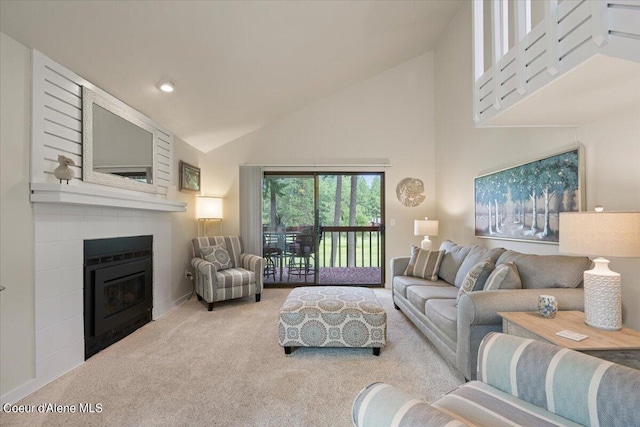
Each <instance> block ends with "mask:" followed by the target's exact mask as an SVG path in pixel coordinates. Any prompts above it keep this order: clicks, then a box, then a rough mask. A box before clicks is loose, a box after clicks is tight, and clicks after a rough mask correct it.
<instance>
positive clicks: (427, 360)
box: [0, 289, 463, 427]
mask: <svg viewBox="0 0 640 427" xmlns="http://www.w3.org/2000/svg"><path fill="white" fill-rule="evenodd" d="M289 291H290V290H289V289H266V290H265V291H264V293H263V294H262V301H261V302H259V303H255V300H254V299H253V298H245V299H241V300H235V301H227V302H224V303H219V304H217V305H216V307H215V308H214V311H213V312H208V311H207V310H206V308H205V306H204V305H202V304H201V303H199V302H197V301H196V300H195V298H193V299H191V300H190V301H187V302H186V303H184V304H182V305H181V306H179V307H176V308H174V309H173V310H171V311H170V312H169V313H168V314H167V315H165V316H164V317H162V318H161V319H159V320H157V321H155V322H152V323H150V324H148V325H146V326H144V327H143V328H141V329H139V330H138V331H136V332H135V333H134V334H132V335H130V336H128V337H127V338H125V339H123V340H122V341H120V342H118V343H116V344H114V345H112V346H111V347H109V348H108V349H106V350H104V351H102V352H100V353H98V354H97V355H96V356H94V357H92V358H91V359H89V360H88V361H87V362H86V363H85V364H84V365H82V366H80V367H78V368H77V369H75V370H73V371H71V372H69V373H68V374H66V375H64V376H62V377H61V378H59V379H57V380H55V381H54V382H52V383H51V384H48V385H47V386H45V387H43V388H42V389H40V390H38V391H37V392H35V393H33V394H32V395H30V396H28V397H27V398H25V399H23V400H22V401H21V402H19V403H20V404H24V405H39V404H41V403H56V404H61V405H73V406H76V407H77V405H78V404H79V403H93V404H97V403H100V404H102V408H103V409H102V413H99V414H86V413H84V414H78V413H76V414H52V413H47V414H39V413H36V414H6V413H1V414H0V424H2V426H25V425H29V426H38V425H42V426H94V425H95V426H97V425H101V426H134V425H135V426H194V425H216V426H332V427H333V426H345V427H347V426H350V425H352V424H351V418H350V413H351V412H350V411H351V404H352V402H353V399H354V397H355V396H356V394H357V393H358V391H360V390H361V389H362V388H363V387H365V386H366V385H368V384H371V383H372V382H375V381H383V382H387V383H390V384H393V385H396V386H398V387H400V388H402V389H403V390H405V391H407V392H409V393H411V394H413V395H415V396H418V397H421V398H423V399H425V400H433V399H436V398H438V397H439V396H442V395H443V394H445V393H446V392H448V391H450V390H452V389H453V388H455V387H456V386H458V385H459V384H461V383H462V382H463V378H462V376H460V375H459V374H457V373H456V371H455V370H454V369H453V368H452V367H451V366H450V365H448V364H447V363H446V362H445V361H444V360H443V359H442V358H441V357H440V356H439V355H438V354H437V352H436V350H435V349H434V348H433V346H432V345H431V344H430V343H429V341H428V340H427V339H426V338H425V337H424V336H423V335H422V334H421V333H420V332H419V331H418V330H417V329H416V328H415V327H414V326H413V325H412V324H411V322H410V321H409V320H407V318H406V317H405V316H404V314H402V313H401V312H400V311H396V310H395V309H394V308H393V303H392V301H391V293H390V291H388V290H384V289H376V290H375V293H376V295H377V296H378V298H379V300H380V302H381V303H382V304H383V305H384V307H385V309H386V311H387V315H388V331H387V346H386V347H385V348H383V349H382V351H381V353H380V356H379V357H375V356H373V354H372V352H371V349H330V348H324V349H316V348H299V349H297V350H295V351H294V352H293V353H292V354H291V355H289V356H286V355H285V354H284V351H283V349H282V348H281V347H280V346H279V345H278V327H277V322H278V309H279V308H280V306H281V305H282V302H283V301H284V299H285V297H286V295H287V294H288V293H289Z"/></svg>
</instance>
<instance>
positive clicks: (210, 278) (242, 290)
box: [191, 236, 265, 311]
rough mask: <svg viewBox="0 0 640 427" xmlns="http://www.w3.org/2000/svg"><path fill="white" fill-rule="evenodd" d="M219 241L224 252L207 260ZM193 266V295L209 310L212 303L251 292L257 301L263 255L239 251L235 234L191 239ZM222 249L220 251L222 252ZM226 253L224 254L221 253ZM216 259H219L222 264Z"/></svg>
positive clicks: (260, 289) (240, 296)
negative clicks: (207, 306) (218, 257)
mask: <svg viewBox="0 0 640 427" xmlns="http://www.w3.org/2000/svg"><path fill="white" fill-rule="evenodd" d="M219 245H221V246H222V247H223V248H224V249H226V251H227V252H228V257H227V258H228V259H227V260H225V259H224V257H223V258H221V259H220V260H217V259H216V260H214V262H211V261H208V260H206V259H205V256H206V257H207V258H209V260H211V259H212V258H211V256H210V255H211V252H212V250H213V249H212V248H214V247H216V246H219ZM191 250H192V255H193V259H192V260H191V265H192V266H193V267H194V268H195V273H196V274H195V280H196V284H195V285H196V295H197V297H198V301H201V300H202V299H204V300H205V301H206V302H207V303H208V304H209V311H211V310H213V303H214V302H217V301H226V300H229V299H234V298H242V297H247V296H251V295H255V296H256V302H259V301H260V294H261V293H262V287H263V286H262V272H263V270H264V264H265V261H264V258H262V257H260V256H258V255H252V254H245V253H242V240H241V239H240V237H238V236H205V237H196V238H195V239H193V240H192V241H191ZM223 253H224V252H223ZM225 256H226V255H225ZM218 261H222V266H221V264H220V263H219V262H218Z"/></svg>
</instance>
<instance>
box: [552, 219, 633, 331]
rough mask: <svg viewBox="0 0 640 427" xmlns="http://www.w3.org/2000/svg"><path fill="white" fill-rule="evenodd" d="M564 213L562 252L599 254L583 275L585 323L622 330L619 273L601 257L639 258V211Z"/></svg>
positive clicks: (561, 233) (561, 222) (596, 326)
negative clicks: (592, 265) (610, 267)
mask: <svg viewBox="0 0 640 427" xmlns="http://www.w3.org/2000/svg"><path fill="white" fill-rule="evenodd" d="M596 210H597V211H596V212H561V213H560V247H559V251H560V252H561V253H568V254H575V255H587V256H593V255H597V256H598V258H595V259H594V260H593V263H594V264H595V267H594V268H593V269H592V270H587V271H585V272H584V317H585V323H586V324H587V325H589V326H593V327H595V328H599V329H606V330H612V331H613V330H618V329H620V328H621V327H622V284H621V280H620V274H618V273H616V272H614V271H611V270H609V265H608V264H609V260H607V259H605V258H602V257H600V256H609V257H623V258H635V257H640V212H603V210H602V208H601V207H597V208H596Z"/></svg>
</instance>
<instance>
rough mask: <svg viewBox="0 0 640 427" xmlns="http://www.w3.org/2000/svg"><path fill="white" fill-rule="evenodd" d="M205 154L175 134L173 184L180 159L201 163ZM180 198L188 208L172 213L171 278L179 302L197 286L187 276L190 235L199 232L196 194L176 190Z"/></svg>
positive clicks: (193, 163) (176, 197) (177, 175)
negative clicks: (184, 210)
mask: <svg viewBox="0 0 640 427" xmlns="http://www.w3.org/2000/svg"><path fill="white" fill-rule="evenodd" d="M203 156H204V154H203V153H202V152H201V151H199V150H197V149H195V148H193V147H192V146H190V145H188V144H187V143H186V142H184V141H182V140H181V139H179V138H177V137H174V138H173V159H174V165H173V176H174V178H173V179H174V185H176V186H177V185H178V182H179V176H180V175H179V170H178V169H179V162H180V160H182V161H184V162H187V163H189V164H190V165H193V166H200V163H201V160H200V159H201V158H202V157H203ZM174 199H175V200H176V201H178V202H184V203H186V204H187V211H186V212H179V213H174V214H172V215H171V238H172V247H173V257H172V259H171V275H172V276H171V278H172V280H171V282H172V283H173V289H172V298H173V301H174V305H175V304H179V303H180V302H182V301H183V300H184V299H185V298H188V297H189V295H190V294H191V292H192V290H193V289H194V287H193V286H194V285H193V282H191V281H190V280H187V279H185V274H184V273H185V270H187V269H188V270H190V271H193V268H192V267H191V239H193V238H194V237H196V236H197V235H198V223H197V221H196V194H193V193H185V192H180V191H177V192H176V195H175V198H174Z"/></svg>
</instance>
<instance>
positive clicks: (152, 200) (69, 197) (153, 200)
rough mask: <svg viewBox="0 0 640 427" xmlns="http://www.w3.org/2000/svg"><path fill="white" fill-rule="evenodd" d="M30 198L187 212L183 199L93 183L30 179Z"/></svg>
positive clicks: (38, 200)
mask: <svg viewBox="0 0 640 427" xmlns="http://www.w3.org/2000/svg"><path fill="white" fill-rule="evenodd" d="M31 201H32V202H36V203H66V204H76V205H89V206H110V207H115V208H129V209H144V210H151V211H162V212H186V210H187V208H186V206H187V205H186V203H184V202H176V201H173V200H167V199H162V198H157V197H153V196H149V195H146V194H140V193H139V194H133V193H124V192H120V191H117V190H105V189H103V188H96V187H93V186H84V185H83V186H80V185H67V184H58V183H35V182H33V183H31Z"/></svg>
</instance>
